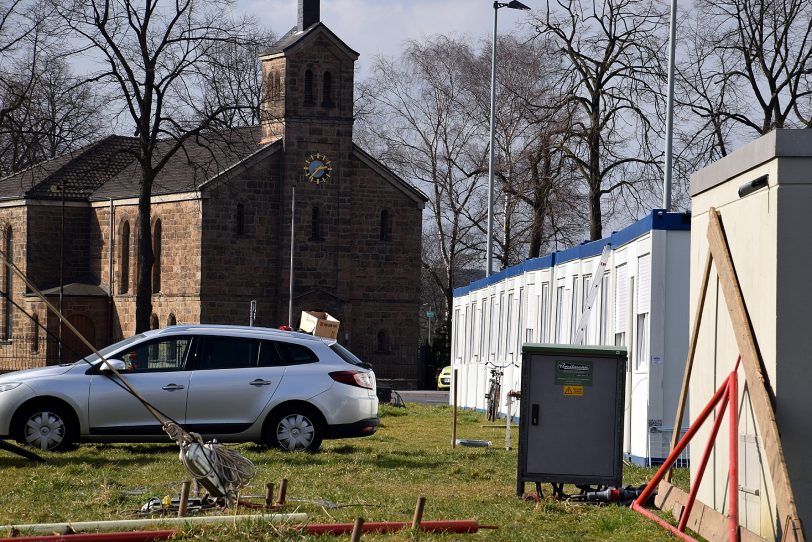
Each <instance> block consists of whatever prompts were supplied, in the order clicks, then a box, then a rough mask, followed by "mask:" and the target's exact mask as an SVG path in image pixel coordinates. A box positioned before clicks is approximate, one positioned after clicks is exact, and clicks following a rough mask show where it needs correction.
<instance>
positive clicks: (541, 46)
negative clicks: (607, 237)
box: [470, 36, 583, 267]
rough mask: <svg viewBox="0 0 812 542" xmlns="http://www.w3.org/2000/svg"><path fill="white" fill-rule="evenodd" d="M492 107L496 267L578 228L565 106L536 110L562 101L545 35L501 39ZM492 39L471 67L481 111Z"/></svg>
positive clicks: (486, 101)
mask: <svg viewBox="0 0 812 542" xmlns="http://www.w3.org/2000/svg"><path fill="white" fill-rule="evenodd" d="M498 47H499V50H498V53H497V54H498V58H499V60H498V62H497V73H496V80H497V83H498V85H497V99H496V110H495V144H496V163H495V165H494V174H495V177H496V178H497V179H498V180H499V185H500V190H499V191H498V192H497V194H496V196H497V200H498V201H499V203H501V205H502V208H503V209H504V212H503V213H501V215H499V214H497V218H498V219H500V220H501V226H502V236H501V238H498V239H497V248H498V250H496V253H497V255H498V258H499V259H500V260H501V263H502V266H503V267H507V266H509V265H512V264H514V263H516V262H517V261H521V260H523V259H524V258H525V257H530V258H535V257H538V256H539V255H540V254H541V250H542V249H543V248H544V249H553V248H556V247H557V246H558V245H559V244H569V243H571V242H572V240H573V238H574V236H575V235H578V234H580V233H581V231H580V230H581V226H580V221H579V220H578V213H579V211H580V206H581V204H583V198H582V197H581V196H580V194H579V190H578V185H577V182H575V177H574V175H573V173H574V172H573V168H572V164H571V162H569V161H567V160H566V156H565V153H564V152H563V149H562V147H561V145H560V143H561V141H562V137H563V136H564V135H565V134H566V133H567V131H568V130H569V126H570V125H571V112H570V111H569V110H568V109H567V108H566V107H562V108H548V107H539V106H538V104H549V103H560V102H561V93H560V89H558V88H557V86H556V85H557V83H558V81H557V80H556V75H557V73H558V70H559V68H560V66H559V65H558V64H557V62H556V60H557V59H556V57H555V55H554V54H553V51H551V49H550V43H549V42H548V41H547V40H544V39H536V40H532V39H522V38H521V37H516V36H505V37H503V38H500V40H499V43H498ZM490 65H491V50H490V44H488V45H487V46H485V47H483V48H482V50H481V51H480V54H479V56H478V58H477V63H476V65H475V66H472V68H471V70H470V79H471V87H472V88H473V89H474V91H475V94H476V101H477V104H478V108H479V111H480V115H481V117H482V118H483V119H485V120H484V122H487V121H488V120H487V119H489V115H490V87H489V86H488V85H487V83H488V81H489V79H490V74H489V71H490Z"/></svg>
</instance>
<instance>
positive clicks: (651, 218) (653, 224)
mask: <svg viewBox="0 0 812 542" xmlns="http://www.w3.org/2000/svg"><path fill="white" fill-rule="evenodd" d="M690 229H691V215H690V214H689V213H667V212H665V211H664V210H663V209H654V210H653V211H651V214H649V215H647V216H645V217H643V218H641V219H640V220H638V221H637V222H635V223H634V224H631V225H629V226H627V227H625V228H623V229H622V230H620V231H617V232H612V235H610V236H608V237H604V238H603V239H598V240H597V241H584V242H583V243H581V244H580V245H578V246H574V247H570V248H567V249H564V250H561V251H558V252H553V253H551V254H547V255H546V256H541V257H539V258H533V259H529V260H525V261H523V262H522V263H520V264H517V265H514V266H511V267H508V268H506V269H503V270H501V271H499V272H498V273H494V274H493V275H491V276H490V277H485V278H484V279H479V280H476V281H474V282H472V283H471V284H469V285H468V286H461V287H459V288H454V297H459V296H463V295H468V294H469V293H470V292H473V291H476V290H481V289H482V288H485V287H486V286H490V285H491V284H495V283H497V282H500V281H502V280H505V279H509V278H511V277H515V276H518V275H522V274H524V273H527V272H530V271H538V270H539V269H548V268H550V267H554V266H556V265H558V264H562V263H565V262H569V261H572V260H578V259H584V258H591V257H593V256H597V255H599V254H600V253H601V252H603V247H604V246H606V245H612V246H613V247H620V246H623V245H625V244H626V243H629V242H631V241H633V240H635V239H637V238H638V237H641V236H643V235H644V234H646V233H648V232H650V231H652V230H670V231H690Z"/></svg>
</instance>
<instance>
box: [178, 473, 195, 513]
mask: <svg viewBox="0 0 812 542" xmlns="http://www.w3.org/2000/svg"><path fill="white" fill-rule="evenodd" d="M191 487H192V481H191V480H184V481H183V484H181V486H180V502H179V503H178V517H179V518H182V517H184V516H185V515H186V508H187V506H188V505H189V490H190V489H191Z"/></svg>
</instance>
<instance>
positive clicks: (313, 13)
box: [297, 0, 320, 32]
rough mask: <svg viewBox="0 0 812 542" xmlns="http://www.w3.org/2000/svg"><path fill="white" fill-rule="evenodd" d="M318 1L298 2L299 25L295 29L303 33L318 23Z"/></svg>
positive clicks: (303, 0)
mask: <svg viewBox="0 0 812 542" xmlns="http://www.w3.org/2000/svg"><path fill="white" fill-rule="evenodd" d="M319 11H320V8H319V0H299V24H298V26H297V29H298V30H299V32H304V31H305V30H307V29H308V28H310V27H311V26H313V25H314V24H316V23H317V22H319Z"/></svg>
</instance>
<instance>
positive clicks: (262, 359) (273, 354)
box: [259, 341, 285, 367]
mask: <svg viewBox="0 0 812 542" xmlns="http://www.w3.org/2000/svg"><path fill="white" fill-rule="evenodd" d="M280 365H285V364H284V363H282V358H281V356H280V355H279V350H278V349H277V348H276V343H275V342H274V341H261V342H260V346H259V366H260V367H279V366H280Z"/></svg>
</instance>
